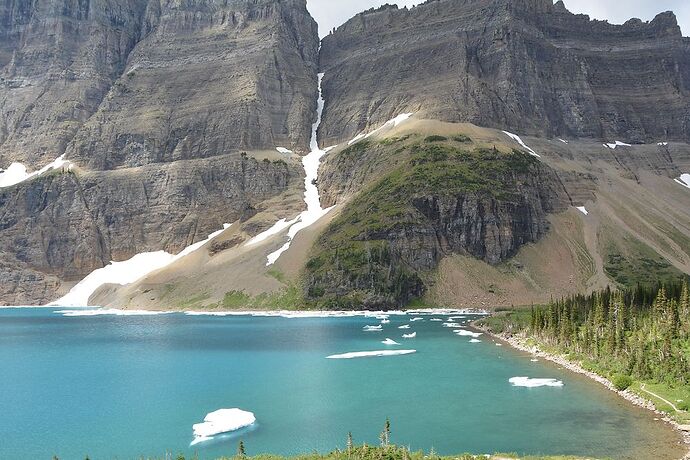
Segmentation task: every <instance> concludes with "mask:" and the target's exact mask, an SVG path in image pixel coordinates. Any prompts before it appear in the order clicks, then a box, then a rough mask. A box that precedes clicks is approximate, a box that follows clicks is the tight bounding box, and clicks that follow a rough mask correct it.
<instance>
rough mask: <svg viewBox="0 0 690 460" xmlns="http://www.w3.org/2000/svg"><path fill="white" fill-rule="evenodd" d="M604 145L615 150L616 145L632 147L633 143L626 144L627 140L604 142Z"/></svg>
mask: <svg viewBox="0 0 690 460" xmlns="http://www.w3.org/2000/svg"><path fill="white" fill-rule="evenodd" d="M604 147H606V148H609V149H611V150H615V149H616V147H632V145H630V144H626V143H625V142H621V141H616V142H614V143H613V144H604Z"/></svg>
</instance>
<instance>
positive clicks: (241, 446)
mask: <svg viewBox="0 0 690 460" xmlns="http://www.w3.org/2000/svg"><path fill="white" fill-rule="evenodd" d="M237 456H238V457H240V458H244V457H246V456H247V452H246V451H245V450H244V441H242V440H241V439H240V443H239V444H238V445H237Z"/></svg>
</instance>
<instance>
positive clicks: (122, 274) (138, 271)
mask: <svg viewBox="0 0 690 460" xmlns="http://www.w3.org/2000/svg"><path fill="white" fill-rule="evenodd" d="M228 227H230V224H225V225H224V226H223V230H218V231H217V232H213V233H211V234H210V235H208V237H207V238H206V239H205V240H202V241H199V242H197V243H194V244H192V245H190V246H187V247H186V248H185V249H184V250H183V251H182V252H180V253H179V254H177V255H173V254H170V253H168V252H165V251H156V252H144V253H141V254H137V255H135V256H134V257H132V258H131V259H129V260H125V261H122V262H111V263H110V264H109V265H106V266H105V267H103V268H99V269H97V270H94V271H92V272H91V273H89V274H88V275H87V276H86V277H85V278H84V279H83V280H81V281H80V282H79V283H77V284H76V285H75V286H74V287H73V288H72V289H71V290H70V291H69V292H68V293H67V294H66V295H64V296H63V297H61V298H59V299H58V300H56V301H55V302H51V303H50V305H55V306H59V307H86V306H88V305H89V297H91V295H92V294H93V293H94V292H96V290H97V289H98V288H99V287H101V286H103V285H104V284H119V285H121V286H124V285H126V284H131V283H133V282H135V281H137V280H139V279H141V278H143V277H145V276H146V275H148V274H150V273H152V272H154V271H156V270H160V269H161V268H163V267H165V266H167V265H170V264H171V263H173V262H174V261H176V260H178V259H180V258H182V257H184V256H186V255H188V254H191V253H192V252H194V251H196V250H197V249H199V248H201V247H202V246H204V245H205V244H206V243H208V242H209V241H211V240H212V239H213V238H215V237H217V236H218V235H220V234H221V233H223V231H225V229H227V228H228Z"/></svg>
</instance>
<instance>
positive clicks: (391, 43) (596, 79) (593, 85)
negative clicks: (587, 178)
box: [320, 0, 690, 144]
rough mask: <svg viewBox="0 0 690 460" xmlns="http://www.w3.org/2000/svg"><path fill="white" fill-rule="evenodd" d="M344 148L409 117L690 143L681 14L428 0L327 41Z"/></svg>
mask: <svg viewBox="0 0 690 460" xmlns="http://www.w3.org/2000/svg"><path fill="white" fill-rule="evenodd" d="M320 60H321V69H322V71H323V72H325V78H324V92H325V95H326V101H327V105H326V110H325V115H324V122H323V124H322V128H321V133H322V138H323V139H324V142H325V143H327V144H334V143H337V142H341V141H343V140H347V139H350V138H352V137H353V136H354V135H355V134H357V133H358V132H360V131H362V130H366V129H368V128H369V127H371V126H378V125H380V124H381V123H383V122H385V121H386V120H388V119H391V118H392V117H393V116H395V115H397V114H399V113H403V112H421V115H422V116H424V117H425V118H431V119H439V120H444V121H452V122H456V121H465V122H471V123H474V124H476V125H479V126H488V127H496V128H501V129H507V130H510V131H513V132H518V133H521V134H535V135H541V136H549V137H550V136H560V137H590V138H598V139H607V140H614V139H620V140H624V141H627V142H632V143H634V142H644V141H655V142H656V141H660V140H666V139H677V140H688V139H690V41H689V40H688V39H686V38H683V37H682V35H681V32H680V28H679V27H678V25H677V23H676V19H675V16H674V15H673V14H672V13H662V14H660V15H658V16H657V17H656V18H655V19H654V20H653V21H651V22H649V23H643V22H641V21H639V20H630V21H628V22H627V23H626V24H624V25H620V26H619V25H611V24H608V23H606V22H602V21H590V20H589V18H588V17H587V16H585V15H574V14H572V13H570V12H568V11H567V10H566V8H565V6H564V5H563V3H561V2H559V3H557V4H555V5H552V4H551V1H550V0H429V1H427V2H426V3H424V4H422V5H420V6H417V7H414V8H412V9H397V8H396V7H394V6H384V7H381V8H380V9H377V10H371V11H368V12H365V13H361V14H359V15H357V16H355V17H354V18H352V19H351V20H350V21H348V22H347V23H346V24H344V25H343V26H341V27H339V28H338V29H337V30H336V31H335V32H334V33H332V34H331V35H329V36H327V37H325V39H324V40H323V47H322V49H321V57H320Z"/></svg>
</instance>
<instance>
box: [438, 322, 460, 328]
mask: <svg viewBox="0 0 690 460" xmlns="http://www.w3.org/2000/svg"><path fill="white" fill-rule="evenodd" d="M443 327H462V324H460V323H455V322H450V323H443Z"/></svg>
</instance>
